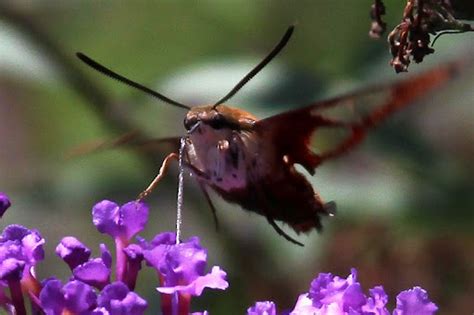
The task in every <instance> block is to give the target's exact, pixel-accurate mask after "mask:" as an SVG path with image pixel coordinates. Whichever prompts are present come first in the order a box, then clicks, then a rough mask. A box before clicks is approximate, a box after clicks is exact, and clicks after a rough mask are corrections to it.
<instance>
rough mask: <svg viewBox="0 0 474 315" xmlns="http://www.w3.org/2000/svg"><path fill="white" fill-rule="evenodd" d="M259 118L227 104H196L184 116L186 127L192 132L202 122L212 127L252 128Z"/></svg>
mask: <svg viewBox="0 0 474 315" xmlns="http://www.w3.org/2000/svg"><path fill="white" fill-rule="evenodd" d="M256 120H257V118H255V116H253V115H252V114H250V113H248V112H246V111H243V110H241V109H238V108H233V107H229V106H226V105H219V106H214V105H204V106H196V107H193V108H191V109H190V110H189V112H188V113H187V114H186V118H184V128H186V130H187V131H188V132H189V133H190V132H192V131H193V130H194V129H195V128H196V127H197V126H199V125H200V124H204V125H207V126H209V127H211V128H212V129H216V130H217V129H223V128H228V129H232V130H245V129H250V128H251V127H252V126H253V124H254V123H255V121H256Z"/></svg>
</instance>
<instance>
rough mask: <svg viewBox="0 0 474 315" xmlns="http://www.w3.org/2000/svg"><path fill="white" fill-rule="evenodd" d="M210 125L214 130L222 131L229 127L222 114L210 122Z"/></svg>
mask: <svg viewBox="0 0 474 315" xmlns="http://www.w3.org/2000/svg"><path fill="white" fill-rule="evenodd" d="M209 125H210V126H211V127H212V128H214V129H221V128H224V127H226V126H227V125H228V123H227V120H226V119H225V117H224V116H223V115H221V114H217V115H215V116H214V117H212V119H211V120H209Z"/></svg>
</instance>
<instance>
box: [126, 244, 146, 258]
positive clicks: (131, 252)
mask: <svg viewBox="0 0 474 315" xmlns="http://www.w3.org/2000/svg"><path fill="white" fill-rule="evenodd" d="M123 251H124V252H125V255H126V256H127V258H128V260H131V261H142V260H143V249H142V248H141V247H140V246H139V245H137V244H130V245H128V246H127V247H126V248H124V250H123Z"/></svg>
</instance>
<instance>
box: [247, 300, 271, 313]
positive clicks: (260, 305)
mask: <svg viewBox="0 0 474 315" xmlns="http://www.w3.org/2000/svg"><path fill="white" fill-rule="evenodd" d="M276 314H277V312H276V306H275V303H273V302H271V301H264V302H256V303H255V305H254V306H252V307H249V308H248V309H247V315H276Z"/></svg>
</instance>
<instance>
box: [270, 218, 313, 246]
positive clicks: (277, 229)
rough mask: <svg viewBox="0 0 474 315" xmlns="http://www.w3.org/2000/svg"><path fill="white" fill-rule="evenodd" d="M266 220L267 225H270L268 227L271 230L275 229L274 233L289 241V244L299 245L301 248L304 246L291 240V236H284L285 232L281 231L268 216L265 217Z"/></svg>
mask: <svg viewBox="0 0 474 315" xmlns="http://www.w3.org/2000/svg"><path fill="white" fill-rule="evenodd" d="M265 217H266V218H267V221H268V223H270V225H271V226H272V227H273V229H275V231H276V232H277V233H278V234H280V235H281V236H283V237H284V238H285V239H286V240H287V241H290V242H291V243H293V244H296V245H299V246H301V247H303V246H304V244H303V243H301V242H298V241H297V240H295V239H294V238H292V237H291V236H289V235H288V234H286V232H285V231H283V230H282V229H281V228H280V227H279V226H278V225H277V224H276V222H275V220H273V218H270V217H269V216H265Z"/></svg>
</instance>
